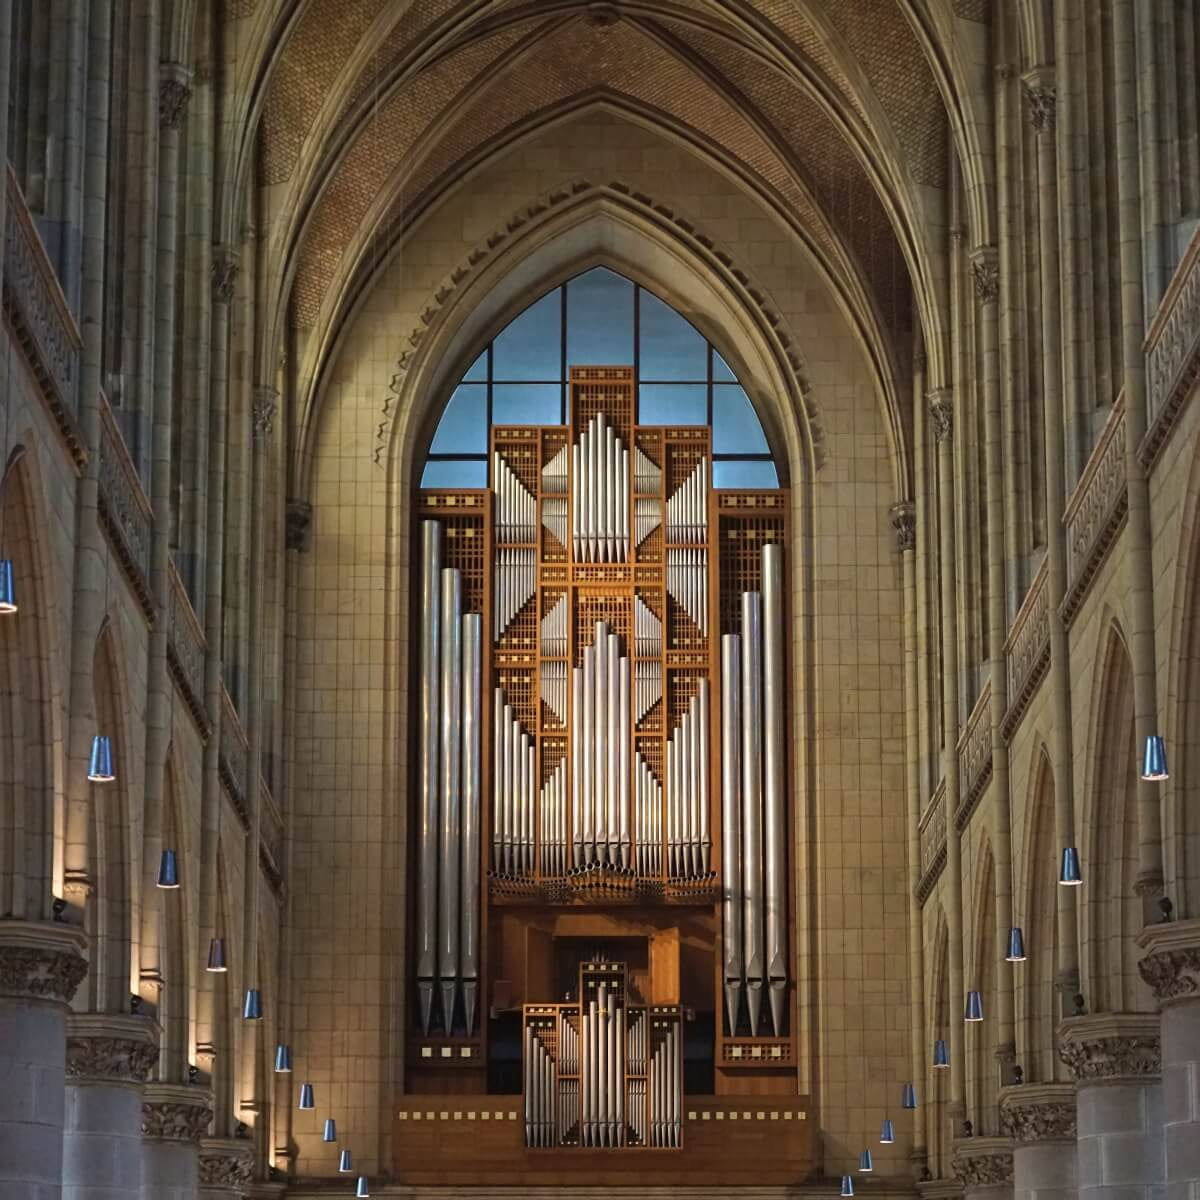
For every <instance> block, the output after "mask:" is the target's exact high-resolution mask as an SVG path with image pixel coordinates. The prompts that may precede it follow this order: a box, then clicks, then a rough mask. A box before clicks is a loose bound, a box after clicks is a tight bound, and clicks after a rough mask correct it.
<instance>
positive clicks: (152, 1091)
mask: <svg viewBox="0 0 1200 1200" xmlns="http://www.w3.org/2000/svg"><path fill="white" fill-rule="evenodd" d="M212 1119H213V1104H212V1093H211V1092H209V1091H208V1089H207V1088H201V1087H189V1086H187V1085H185V1084H178V1083H149V1084H147V1085H146V1091H145V1094H144V1095H143V1097H142V1137H147V1138H157V1139H158V1140H159V1141H166V1142H198V1141H199V1140H200V1138H201V1137H203V1136H204V1133H205V1131H206V1130H207V1129H208V1127H209V1125H210V1124H211V1122H212Z"/></svg>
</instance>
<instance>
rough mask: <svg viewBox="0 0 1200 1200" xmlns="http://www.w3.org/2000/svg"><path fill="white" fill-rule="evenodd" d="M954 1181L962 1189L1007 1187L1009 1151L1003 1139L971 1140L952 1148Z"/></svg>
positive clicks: (1010, 1172) (1010, 1177) (1010, 1170)
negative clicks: (958, 1183)
mask: <svg viewBox="0 0 1200 1200" xmlns="http://www.w3.org/2000/svg"><path fill="white" fill-rule="evenodd" d="M952 1166H953V1170H954V1177H955V1178H956V1179H957V1180H958V1181H959V1182H960V1183H961V1184H962V1185H963V1187H998V1186H1001V1185H1003V1184H1008V1185H1010V1186H1011V1184H1012V1181H1013V1156H1012V1147H1011V1146H1010V1145H1009V1144H1008V1142H1007V1141H1006V1140H1005V1139H1004V1138H972V1139H970V1141H969V1142H965V1143H964V1142H959V1143H958V1144H957V1145H956V1146H955V1148H954V1159H953V1163H952Z"/></svg>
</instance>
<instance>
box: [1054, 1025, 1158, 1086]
mask: <svg viewBox="0 0 1200 1200" xmlns="http://www.w3.org/2000/svg"><path fill="white" fill-rule="evenodd" d="M1058 1040H1059V1046H1058V1056H1059V1058H1061V1059H1062V1061H1063V1063H1064V1064H1065V1065H1066V1068H1067V1070H1069V1071H1070V1072H1071V1075H1072V1076H1073V1077H1074V1079H1075V1080H1076V1082H1078V1083H1095V1082H1104V1081H1106V1080H1122V1079H1135V1080H1136V1079H1143V1080H1151V1079H1155V1078H1157V1077H1158V1075H1159V1073H1160V1072H1161V1070H1162V1047H1161V1043H1160V1041H1159V1034H1158V1017H1157V1015H1156V1014H1154V1013H1096V1014H1095V1015H1093V1016H1086V1017H1071V1018H1069V1019H1067V1020H1066V1021H1063V1022H1062V1024H1061V1025H1059V1027H1058Z"/></svg>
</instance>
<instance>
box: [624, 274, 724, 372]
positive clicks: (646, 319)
mask: <svg viewBox="0 0 1200 1200" xmlns="http://www.w3.org/2000/svg"><path fill="white" fill-rule="evenodd" d="M639 321H640V327H639V336H640V338H641V346H640V347H639V349H640V353H641V360H640V362H639V373H640V375H641V377H642V378H643V379H690V380H702V379H706V378H707V374H706V371H705V363H704V354H705V350H706V349H707V345H708V344H707V343H706V342H705V340H704V338H702V337H701V336H700V334H699V333H698V332H697V331H696V330H695V329H694V328H693V327H692V326H691V325H689V324H688V323H687V321H685V320H684V319H683V318H682V317H681V316H680V315H679V314H678V313H677V312H676V311H675V310H674V309H673V308H670V307H668V306H667V305H666V304H664V303H663V302H662V301H661V300H660V299H659V298H658V297H657V296H654V295H651V294H650V293H649V292H647V291H644V290H643V292H642V294H641V301H640V313H639Z"/></svg>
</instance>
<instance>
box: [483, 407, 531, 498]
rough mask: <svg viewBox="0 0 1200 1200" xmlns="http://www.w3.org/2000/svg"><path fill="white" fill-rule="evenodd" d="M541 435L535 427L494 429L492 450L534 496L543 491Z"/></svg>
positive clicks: (515, 426) (523, 426)
mask: <svg viewBox="0 0 1200 1200" xmlns="http://www.w3.org/2000/svg"><path fill="white" fill-rule="evenodd" d="M540 434H541V430H540V429H538V427H537V426H535V425H511V426H510V425H497V426H495V427H494V428H493V429H492V450H493V451H494V452H497V453H499V455H500V457H501V458H502V459H504V461H505V462H506V463H507V464H508V467H509V469H510V470H511V471H512V473H513V474H514V475H516V477H517V478H518V479H519V480H520V481H521V482H522V483H523V484H524V485H525V487H526V489H527V490H528V491H529V492H530V494H531V495H534V496H536V495H537V494H538V492H539V491H540V490H541V473H542V463H541V451H540V448H539V441H540Z"/></svg>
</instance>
